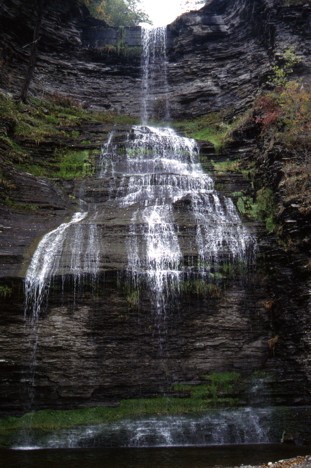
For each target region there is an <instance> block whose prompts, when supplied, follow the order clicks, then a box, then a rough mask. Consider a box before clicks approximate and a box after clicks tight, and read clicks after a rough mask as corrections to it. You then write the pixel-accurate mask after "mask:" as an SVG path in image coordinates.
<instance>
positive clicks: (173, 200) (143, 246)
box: [101, 126, 254, 313]
mask: <svg viewBox="0 0 311 468" xmlns="http://www.w3.org/2000/svg"><path fill="white" fill-rule="evenodd" d="M123 146H124V145H122V147H123ZM124 151H125V156H124V154H123V152H122V151H120V147H119V146H118V142H117V141H114V139H113V137H111V138H110V140H109V147H108V148H107V147H105V158H104V159H105V161H106V157H107V154H109V157H110V158H111V159H112V160H113V161H114V163H113V164H111V163H109V164H107V161H106V169H105V171H102V172H101V174H104V175H105V177H109V176H110V177H111V181H112V184H115V186H114V187H113V188H112V186H111V187H110V188H111V191H112V193H116V194H117V197H116V199H115V200H116V202H117V203H118V204H119V206H121V207H123V208H129V207H131V209H132V210H133V214H132V220H131V225H130V230H129V234H128V238H127V251H128V273H129V276H130V277H131V279H132V280H133V282H134V284H135V286H136V287H141V286H142V285H143V284H146V285H147V287H148V289H149V290H150V292H151V297H152V298H153V303H154V306H155V309H156V311H157V312H158V313H161V312H163V311H164V310H165V308H166V306H167V304H168V301H169V298H170V297H171V296H174V295H176V293H178V290H179V284H180V281H182V280H187V279H189V278H190V276H191V278H192V279H194V278H199V279H202V280H203V279H206V280H208V279H211V277H212V275H214V274H215V271H216V270H217V268H219V265H221V264H223V263H225V262H228V261H231V262H233V261H237V260H242V259H245V258H247V257H248V256H249V253H250V252H251V251H252V249H253V248H254V238H253V236H252V235H251V234H250V233H249V232H248V230H247V229H246V228H245V226H244V225H243V224H242V222H241V220H240V218H239V216H238V213H237V210H236V208H235V207H234V205H233V203H232V201H231V200H230V199H228V198H226V197H224V196H220V195H219V194H218V193H217V192H216V191H215V188H214V182H213V180H212V179H211V177H210V176H209V175H208V174H205V173H204V172H203V169H202V167H201V165H200V163H199V148H198V146H197V144H196V142H195V141H194V140H191V139H188V138H183V137H179V136H178V135H176V133H175V132H174V130H172V129H171V128H155V127H150V126H136V127H133V128H132V130H131V131H130V132H129V134H128V137H127V141H126V143H125V148H124ZM116 173H117V174H118V178H113V175H114V174H116ZM180 206H182V207H183V208H182V210H181V211H182V213H180V209H179V208H180ZM185 229H187V230H188V231H189V235H190V239H191V242H190V243H189V244H188V245H185V244H184V240H183V239H182V237H184V236H182V235H181V230H185Z"/></svg>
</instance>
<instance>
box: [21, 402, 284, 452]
mask: <svg viewBox="0 0 311 468" xmlns="http://www.w3.org/2000/svg"><path fill="white" fill-rule="evenodd" d="M272 414H273V412H272V411H271V410H270V409H267V408H265V409H262V408H261V409H260V408H257V409H254V408H243V409H236V410H210V411H209V412H208V413H206V414H204V415H201V416H199V415H197V416H191V415H189V416H188V415H186V416H182V415H176V416H165V415H162V416H150V417H140V418H138V419H124V420H121V421H116V422H112V423H103V424H96V425H87V426H78V427H74V428H69V429H62V430H55V431H54V432H53V434H49V433H48V432H47V433H43V432H41V433H40V431H37V432H36V431H34V432H33V434H32V436H31V437H32V439H31V438H30V440H28V441H27V446H26V445H25V444H24V443H22V444H19V443H18V441H16V444H15V445H14V446H13V448H15V449H18V448H20V449H22V448H24V449H25V448H27V447H28V448H29V449H30V448H33V449H35V448H37V449H38V448H86V447H92V448H103V447H116V446H117V447H131V448H133V447H136V448H138V447H177V446H183V447H186V446H189V447H190V446H215V445H240V444H265V443H271V442H274V443H277V442H279V440H273V436H272V435H271V433H270V429H271V420H272Z"/></svg>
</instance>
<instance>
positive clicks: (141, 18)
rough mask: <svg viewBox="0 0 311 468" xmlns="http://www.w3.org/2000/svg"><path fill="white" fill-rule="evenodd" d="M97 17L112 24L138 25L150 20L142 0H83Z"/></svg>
mask: <svg viewBox="0 0 311 468" xmlns="http://www.w3.org/2000/svg"><path fill="white" fill-rule="evenodd" d="M83 2H84V3H85V5H86V6H87V7H88V8H89V9H90V11H91V13H92V15H93V16H95V18H99V19H101V20H103V21H105V22H107V23H108V24H109V25H110V26H137V25H138V24H139V23H142V22H145V23H146V22H150V20H149V17H148V15H147V14H146V13H145V12H144V11H143V10H142V8H141V5H140V4H141V2H140V0H83Z"/></svg>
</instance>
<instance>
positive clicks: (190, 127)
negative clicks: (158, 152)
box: [173, 112, 249, 152]
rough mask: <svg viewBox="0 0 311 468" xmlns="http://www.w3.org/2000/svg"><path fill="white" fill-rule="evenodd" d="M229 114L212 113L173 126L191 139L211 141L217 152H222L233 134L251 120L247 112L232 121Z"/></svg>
mask: <svg viewBox="0 0 311 468" xmlns="http://www.w3.org/2000/svg"><path fill="white" fill-rule="evenodd" d="M229 114H230V113H229V112H227V113H224V112H212V113H209V114H206V115H203V116H201V117H197V118H196V119H193V120H190V121H183V122H180V123H175V124H173V126H174V127H175V128H177V129H178V130H180V131H182V133H183V134H184V135H185V136H187V137H189V138H195V139H196V140H206V141H209V142H210V143H212V144H213V145H214V147H215V150H216V151H217V152H220V151H221V150H222V149H224V147H225V145H226V143H227V142H228V141H230V139H231V138H232V133H233V132H234V131H235V130H236V129H237V128H239V127H240V126H241V125H242V124H243V123H244V122H245V121H246V120H247V119H248V118H249V112H246V113H245V114H243V115H241V116H239V117H236V118H234V119H231V121H230V120H229V118H228V116H229Z"/></svg>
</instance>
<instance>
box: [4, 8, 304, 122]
mask: <svg viewBox="0 0 311 468" xmlns="http://www.w3.org/2000/svg"><path fill="white" fill-rule="evenodd" d="M310 10H311V7H310V6H309V5H308V4H307V5H303V6H302V5H297V6H291V7H289V6H288V5H286V4H284V2H283V1H282V0H277V1H270V0H255V1H250V0H239V1H238V0H229V1H209V2H207V5H206V6H205V7H204V8H202V9H201V10H199V11H196V12H190V13H188V14H185V15H183V16H181V17H180V18H179V19H177V20H176V21H175V22H174V23H172V24H171V25H169V26H168V36H167V47H168V48H167V59H168V80H169V86H170V103H171V117H172V118H173V119H174V118H178V119H181V118H188V117H195V116H198V115H202V113H207V112H210V111H211V110H219V109H223V108H226V109H228V108H232V109H233V110H234V109H236V108H237V109H241V108H243V106H244V107H245V106H246V105H249V104H250V103H251V102H253V100H254V98H255V96H256V94H257V92H258V89H259V88H261V87H262V86H263V85H264V84H265V83H266V82H267V80H268V77H269V72H271V69H272V67H273V66H274V65H275V64H278V63H282V56H283V54H284V52H285V50H286V49H288V48H289V47H290V46H294V47H295V50H296V53H297V55H298V56H299V57H300V58H301V62H300V63H299V67H298V68H297V70H296V71H297V73H298V74H299V76H301V75H303V76H305V77H308V76H309V74H310V66H311V63H310V47H311V44H310V41H311V38H310V15H311V11H310ZM30 11H31V10H30V9H29V8H28V9H27V2H20V1H19V0H6V1H5V2H3V4H2V6H0V18H1V19H0V21H1V30H2V35H1V38H0V57H2V73H1V78H0V79H1V81H0V87H2V88H4V89H6V90H8V91H10V92H13V93H18V92H19V91H20V88H21V83H22V78H23V75H24V73H25V72H26V63H27V56H28V53H29V44H30V43H31V42H32V34H33V28H34V21H35V17H34V15H32V13H30ZM140 53H141V37H140V28H138V27H137V28H120V29H115V28H108V27H107V26H106V25H105V24H104V23H103V22H101V21H97V20H94V19H93V18H91V17H90V16H89V15H88V12H87V10H86V9H84V8H80V9H77V8H76V9H74V8H73V9H68V7H67V9H66V8H65V7H64V6H63V7H62V6H58V7H57V6H56V7H52V6H49V5H48V6H47V7H46V12H45V14H44V18H43V26H42V32H41V39H40V43H39V56H38V60H37V66H36V72H35V76H34V79H33V81H32V84H31V91H32V93H33V94H34V95H37V96H44V95H49V94H53V93H60V94H64V95H67V96H70V97H72V98H73V99H76V100H77V102H79V103H81V104H83V105H85V106H90V107H91V108H102V109H106V110H110V111H113V112H118V113H127V114H131V115H136V116H139V112H140V107H139V102H140V92H141V70H140ZM154 99H155V101H156V104H157V109H158V115H157V116H156V117H158V119H161V117H163V116H162V115H161V108H162V106H161V100H162V96H161V94H159V95H157V94H155V96H154Z"/></svg>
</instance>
